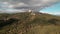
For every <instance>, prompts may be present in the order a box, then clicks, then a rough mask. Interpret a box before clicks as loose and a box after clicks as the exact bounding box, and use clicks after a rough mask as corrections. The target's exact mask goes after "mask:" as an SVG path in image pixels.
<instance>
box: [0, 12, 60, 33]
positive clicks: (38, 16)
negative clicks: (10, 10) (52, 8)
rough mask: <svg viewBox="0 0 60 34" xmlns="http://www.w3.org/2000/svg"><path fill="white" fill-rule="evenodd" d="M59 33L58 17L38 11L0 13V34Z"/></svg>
mask: <svg viewBox="0 0 60 34" xmlns="http://www.w3.org/2000/svg"><path fill="white" fill-rule="evenodd" d="M55 32H56V33H57V34H60V17H58V16H54V15H50V14H43V13H40V12H22V13H14V14H6V13H3V14H0V34H56V33H55Z"/></svg>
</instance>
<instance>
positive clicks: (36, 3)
mask: <svg viewBox="0 0 60 34" xmlns="http://www.w3.org/2000/svg"><path fill="white" fill-rule="evenodd" d="M59 2H60V0H0V13H14V12H17V11H18V12H24V11H26V10H29V9H30V10H34V11H37V12H38V11H40V12H43V13H50V14H51V13H53V12H54V13H53V14H57V13H59V6H60V4H59Z"/></svg>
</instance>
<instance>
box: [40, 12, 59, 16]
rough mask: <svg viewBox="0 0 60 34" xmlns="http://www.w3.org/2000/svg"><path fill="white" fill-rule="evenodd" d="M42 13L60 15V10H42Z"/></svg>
mask: <svg viewBox="0 0 60 34" xmlns="http://www.w3.org/2000/svg"><path fill="white" fill-rule="evenodd" d="M40 12H42V13H47V14H52V15H60V12H46V11H40Z"/></svg>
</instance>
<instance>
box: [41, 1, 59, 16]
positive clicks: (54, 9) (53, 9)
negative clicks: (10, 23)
mask: <svg viewBox="0 0 60 34" xmlns="http://www.w3.org/2000/svg"><path fill="white" fill-rule="evenodd" d="M40 12H42V13H49V14H53V15H60V2H59V3H56V4H54V5H52V6H50V7H47V8H44V9H42V10H40Z"/></svg>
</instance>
